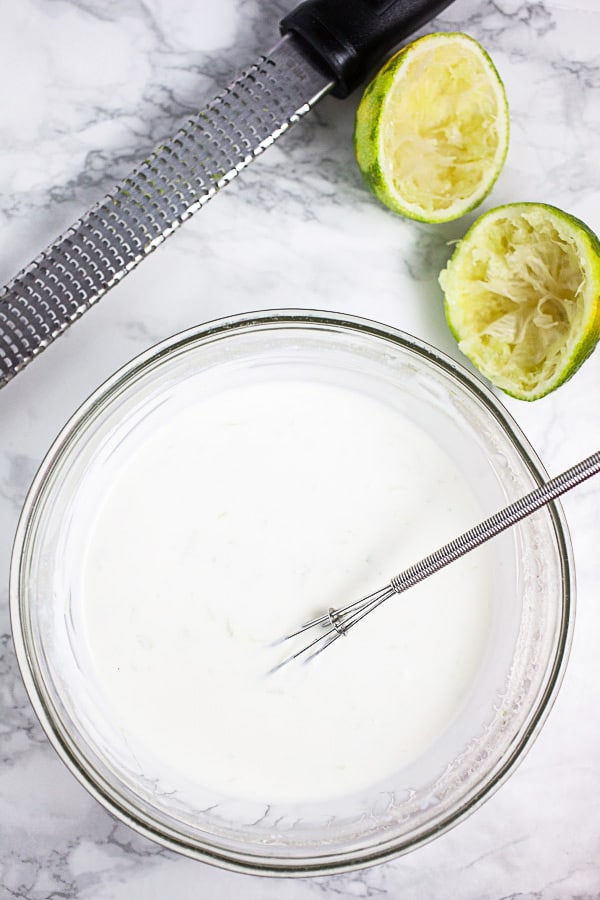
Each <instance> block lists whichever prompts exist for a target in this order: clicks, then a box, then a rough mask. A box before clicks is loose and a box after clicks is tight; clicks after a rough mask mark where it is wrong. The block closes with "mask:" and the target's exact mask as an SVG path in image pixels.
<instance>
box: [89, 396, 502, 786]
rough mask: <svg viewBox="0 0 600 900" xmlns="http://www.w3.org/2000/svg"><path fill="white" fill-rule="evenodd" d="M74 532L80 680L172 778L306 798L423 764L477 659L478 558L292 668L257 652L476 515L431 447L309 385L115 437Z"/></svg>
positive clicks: (192, 408)
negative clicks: (112, 459) (85, 678)
mask: <svg viewBox="0 0 600 900" xmlns="http://www.w3.org/2000/svg"><path fill="white" fill-rule="evenodd" d="M131 445H132V446H131V452H126V453H125V452H123V448H121V450H120V458H122V461H121V462H120V463H119V465H118V466H117V467H116V470H115V472H114V474H113V475H112V476H111V479H110V483H109V484H107V485H106V486H105V489H104V490H103V497H102V501H101V503H99V504H98V509H97V513H96V515H95V518H94V521H93V526H92V527H91V529H90V531H89V533H88V534H87V535H86V537H85V558H84V565H83V577H82V579H81V583H80V588H79V590H80V592H81V597H80V606H81V609H82V611H83V617H84V621H85V626H86V634H87V642H88V648H87V649H88V652H89V658H90V660H91V666H92V669H93V672H94V681H95V683H96V684H97V688H98V691H99V693H100V695H101V696H102V697H103V698H104V702H105V704H106V706H107V707H108V708H110V710H111V715H112V716H113V717H114V718H115V719H116V720H117V721H118V722H119V726H120V728H121V730H122V732H123V734H124V735H125V736H126V738H127V739H128V740H131V742H132V746H133V745H135V746H137V747H142V748H143V747H146V748H147V750H148V753H149V755H151V756H152V757H153V758H154V759H155V760H157V766H160V767H163V768H164V771H165V772H168V773H170V777H171V779H172V781H173V783H175V784H176V783H177V782H178V780H179V779H180V780H182V781H191V782H193V783H196V784H198V785H205V786H207V787H208V788H210V789H211V790H214V791H217V792H221V793H223V794H225V795H228V796H236V797H242V798H249V799H258V800H261V801H265V802H278V801H282V802H283V801H302V800H308V799H321V798H325V797H328V796H334V795H342V794H348V793H351V792H353V791H358V790H360V789H362V788H364V787H366V786H368V785H370V784H374V783H375V782H377V781H378V780H380V779H383V778H385V777H387V776H390V775H392V774H393V773H394V772H397V771H398V770H399V769H401V768H402V767H403V766H406V765H408V764H409V763H411V762H412V761H413V760H415V759H417V758H418V757H419V756H420V755H421V754H423V753H425V752H426V751H427V749H428V748H429V747H431V745H432V744H433V743H434V742H435V741H436V739H438V738H439V737H440V736H441V735H442V734H443V733H444V731H445V730H446V729H447V727H448V726H449V723H450V722H451V721H452V719H453V718H454V717H455V716H456V714H457V713H458V711H459V710H460V708H461V706H462V705H463V703H464V701H465V698H466V697H467V696H468V694H469V691H470V690H471V688H472V686H473V684H474V683H475V680H476V678H477V673H478V670H479V668H480V665H481V662H482V659H483V657H484V654H485V650H486V643H487V640H488V634H489V623H490V599H489V598H490V596H491V586H490V580H491V576H490V570H489V567H488V560H487V557H486V553H487V551H486V550H485V549H484V550H480V551H477V552H476V553H475V554H471V555H469V556H468V557H465V558H464V559H463V560H461V561H460V562H458V563H456V564H454V565H452V566H450V567H448V568H447V569H445V570H444V571H443V572H441V573H438V574H437V575H436V576H434V577H432V578H430V579H428V580H427V581H426V582H424V583H422V584H421V585H419V586H418V587H417V588H414V589H413V590H411V591H409V592H408V593H406V594H404V595H403V596H398V597H394V598H392V599H391V600H390V601H388V602H387V603H386V604H385V605H384V606H383V607H382V608H380V609H379V610H378V611H377V612H375V613H373V614H372V615H371V616H370V617H369V618H368V619H367V620H366V621H364V622H362V623H361V624H360V625H359V626H357V627H356V628H355V629H354V630H353V631H352V632H351V633H350V634H349V635H348V636H347V637H345V638H343V639H340V640H338V641H337V643H336V644H335V645H334V646H333V647H331V648H329V649H328V650H327V651H326V652H325V653H323V654H321V655H320V656H319V657H318V658H317V659H315V660H314V661H312V662H310V663H309V664H307V665H298V664H292V665H291V666H289V667H286V668H284V669H282V670H280V671H278V672H276V673H274V674H272V675H267V674H266V673H267V672H268V670H269V669H271V668H272V667H273V666H274V665H275V664H276V663H277V662H278V661H279V660H281V659H282V658H283V657H284V656H285V655H287V654H289V653H290V652H292V651H293V649H294V648H295V647H297V646H299V645H298V644H295V643H294V642H289V643H287V644H285V645H278V646H274V645H273V643H274V642H275V641H276V640H277V639H278V638H279V637H281V636H282V635H284V634H285V633H288V632H290V631H292V630H294V629H295V628H296V627H297V626H298V625H299V624H300V623H302V622H303V621H305V620H306V619H307V618H310V617H312V616H313V615H315V614H318V613H321V612H323V611H324V610H326V609H327V608H328V607H330V606H339V605H342V604H344V603H346V602H348V601H350V600H353V599H356V598H358V597H360V596H362V595H363V594H366V593H368V592H370V591H373V590H375V589H377V588H379V587H382V586H383V585H384V584H385V583H386V582H387V581H388V580H389V578H390V577H391V576H392V575H394V574H396V573H397V572H399V571H401V570H402V569H403V568H405V567H407V566H408V565H410V564H411V563H413V562H416V561H417V560H418V559H420V558H421V557H422V556H424V555H425V554H427V553H428V552H430V551H431V550H434V549H436V548H437V547H438V546H439V545H441V544H442V543H444V542H445V541H447V540H449V539H451V538H452V537H454V536H455V535H456V534H457V533H459V532H460V531H462V530H464V529H465V528H467V527H469V526H470V525H472V524H474V523H475V522H476V521H477V520H478V519H479V518H481V511H480V510H478V508H477V504H476V502H475V500H474V498H473V495H472V493H471V491H470V488H469V487H468V486H467V484H466V482H465V480H464V478H463V477H462V476H461V475H460V474H459V473H458V471H457V470H456V468H455V466H454V465H453V463H452V461H451V460H450V458H449V457H448V456H447V455H446V453H445V452H444V447H443V446H440V445H439V444H438V443H436V442H435V441H434V440H432V439H431V438H430V437H429V436H427V435H426V434H425V433H424V432H422V431H421V430H420V429H419V428H417V427H416V426H415V425H414V424H412V423H411V422H409V421H407V420H405V419H404V418H402V417H401V416H400V415H399V414H398V412H397V411H395V410H394V409H392V408H391V407H388V406H387V405H385V404H384V403H382V402H380V401H378V400H375V399H373V398H372V397H369V396H367V395H363V394H361V393H359V392H357V391H354V390H349V389H344V388H341V387H336V386H333V385H329V384H326V383H319V382H317V381H308V380H306V381H299V380H296V381H293V380H292V381H287V382H277V381H272V382H269V381H262V382H255V383H252V382H249V383H248V384H247V385H246V386H245V387H243V388H242V389H236V390H233V389H228V390H224V391H221V392H219V393H218V394H214V395H211V394H208V395H205V396H203V395H199V396H197V397H196V398H195V399H194V400H193V402H190V403H189V404H187V405H185V406H184V407H183V408H182V409H180V410H179V412H178V413H177V414H176V415H175V416H174V417H172V419H171V420H170V421H168V423H167V424H164V425H163V426H161V427H157V428H155V429H153V430H150V431H149V432H148V434H147V435H146V436H145V437H144V440H138V441H131Z"/></svg>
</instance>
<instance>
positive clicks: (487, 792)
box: [9, 309, 575, 877]
mask: <svg viewBox="0 0 600 900" xmlns="http://www.w3.org/2000/svg"><path fill="white" fill-rule="evenodd" d="M261 326H262V327H264V328H267V327H271V328H275V327H277V326H282V327H293V326H299V327H302V326H314V327H319V326H321V327H322V328H325V329H327V328H334V329H336V328H337V329H345V330H347V331H351V332H352V331H358V332H359V333H362V334H365V333H366V334H368V335H370V336H372V337H375V338H379V339H384V340H385V341H388V342H392V343H394V344H397V345H400V346H401V347H403V348H404V349H407V350H409V351H411V352H413V353H416V354H417V355H418V356H420V357H422V358H425V359H426V360H427V361H428V362H430V363H434V364H435V365H436V366H437V367H438V368H441V369H442V370H444V372H445V373H446V374H449V375H450V376H451V377H452V378H453V379H454V380H456V381H457V382H459V384H460V385H461V386H462V387H463V388H465V389H466V390H467V391H468V392H469V393H471V394H472V395H474V396H475V398H476V399H478V400H479V401H480V402H481V403H483V405H484V406H485V407H486V408H487V410H488V412H489V413H491V415H492V417H493V418H494V419H496V421H497V422H498V423H499V425H500V426H501V428H502V429H503V431H504V432H505V433H506V435H507V436H508V438H509V439H510V440H511V442H512V443H513V445H514V446H515V447H516V449H517V450H518V452H519V454H520V456H521V458H522V460H523V463H524V464H525V466H526V468H527V469H528V470H529V472H530V474H531V476H532V478H533V479H534V481H535V482H536V483H537V484H538V485H539V484H541V483H542V482H543V481H545V480H547V478H548V475H547V472H546V470H545V468H544V466H543V464H542V462H541V461H540V459H539V457H538V456H537V454H536V452H535V450H534V449H533V447H532V446H531V444H530V443H529V441H528V440H527V438H526V437H525V435H524V434H523V432H522V431H521V429H520V427H519V426H518V425H517V423H516V421H515V420H514V419H513V417H512V416H511V414H510V413H509V412H508V410H507V409H506V408H505V407H504V406H503V404H502V403H501V401H500V400H499V399H498V398H497V397H496V396H495V394H494V393H493V392H492V391H491V389H490V388H488V387H487V385H486V384H484V383H483V382H482V381H481V380H480V379H479V378H478V377H477V376H476V375H474V374H472V373H471V372H470V371H469V370H468V369H466V368H465V367H464V366H462V365H461V364H460V363H458V362H456V361H455V360H454V359H452V358H451V357H449V356H448V355H447V354H445V353H444V352H443V351H440V350H438V349H437V348H435V347H434V346H432V345H431V344H429V343H427V342H425V341H422V340H420V339H419V338H416V337H414V336H412V335H410V334H409V333H407V332H404V331H402V330H400V329H397V328H394V327H392V326H389V325H385V324H383V323H379V322H376V321H373V320H371V319H367V318H364V317H359V316H354V315H350V314H345V313H336V312H327V311H321V310H312V309H269V310H258V311H255V312H249V313H241V314H236V315H233V316H227V317H223V318H219V319H215V320H212V321H210V322H207V323H204V324H201V325H197V326H194V327H192V328H189V329H186V330H184V331H181V332H178V333H177V334H174V335H172V336H170V337H168V338H166V339H165V340H162V341H160V342H159V343H157V344H155V345H153V346H152V347H150V348H148V349H147V350H145V351H143V352H142V353H141V354H139V355H137V356H136V357H134V358H133V359H131V360H130V361H129V362H127V363H126V364H125V365H123V366H122V367H120V368H119V369H118V370H117V371H116V372H114V373H113V374H112V375H111V376H109V378H108V379H106V380H105V381H104V382H103V383H102V384H101V385H100V386H99V387H98V388H96V389H95V390H94V391H93V392H92V393H91V394H90V396H89V397H88V398H87V399H86V400H85V401H84V402H83V403H82V404H81V405H80V406H79V408H78V409H77V410H76V411H75V412H74V413H73V415H72V416H71V417H70V418H69V419H68V421H67V422H66V424H65V425H64V426H63V428H62V429H61V430H60V432H59V433H58V435H57V436H56V438H55V439H54V441H53V442H52V444H51V446H50V448H49V449H48V451H47V453H46V455H45V456H44V458H43V460H42V462H41V463H40V466H39V468H38V470H37V472H36V474H35V476H34V479H33V481H32V483H31V486H30V488H29V491H28V493H27V497H26V499H25V502H24V504H23V508H22V511H21V515H20V517H19V522H18V525H17V529H16V533H15V538H14V542H13V547H12V554H11V562H10V584H9V607H10V618H11V626H12V635H13V643H14V647H15V653H16V657H17V662H18V666H19V669H20V672H21V677H22V679H23V682H24V685H25V689H26V691H27V695H28V697H29V700H30V702H31V705H32V707H33V710H34V712H35V714H36V716H37V718H38V720H39V721H40V724H41V726H42V728H43V730H44V732H45V734H46V737H47V738H48V740H49V742H50V744H51V746H52V747H53V748H54V750H55V751H56V753H57V754H58V756H59V757H60V758H61V759H62V761H63V762H64V763H65V765H66V766H67V768H68V769H69V771H70V772H71V773H72V774H73V775H74V776H75V778H76V779H77V780H78V781H79V783H80V784H81V785H82V786H83V787H84V788H85V789H86V790H87V792H88V793H89V794H90V795H91V796H92V797H94V798H95V799H96V800H97V801H98V802H99V803H100V804H101V805H102V806H103V807H104V808H105V809H106V810H107V811H108V812H109V813H111V814H112V815H114V816H115V817H116V818H117V819H118V820H120V821H122V822H124V823H125V824H126V825H128V826H130V827H131V828H133V829H134V830H135V831H137V832H138V833H140V834H141V835H143V836H144V837H146V838H148V839H149V840H152V841H154V842H155V843H158V844H160V845H162V846H164V847H166V848H167V849H170V850H173V851H175V852H177V853H179V854H182V855H184V856H188V857H191V858H193V859H196V860H199V861H203V862H207V863H211V864H213V865H216V866H218V867H220V868H224V869H227V870H230V871H235V872H240V873H246V874H254V875H270V876H280V877H293V876H297V877H306V876H310V875H314V876H316V875H329V874H336V873H342V872H348V871H355V870H359V869H363V868H366V867H368V866H372V865H374V864H376V863H382V862H386V861H389V860H391V859H394V858H396V857H398V856H400V855H403V854H404V853H407V852H409V851H412V850H415V849H417V848H418V847H421V846H423V845H424V844H427V843H429V841H431V840H433V839H434V838H436V837H439V836H441V835H442V834H444V833H445V832H447V831H449V830H450V829H451V828H453V827H454V826H455V825H457V824H459V823H460V822H461V821H463V820H464V819H466V818H467V817H468V816H469V815H471V814H472V813H473V812H475V810H477V809H478V808H479V807H480V806H481V805H482V804H483V803H484V801H485V800H487V799H488V798H490V797H491V796H493V794H494V793H495V792H496V791H497V790H498V789H499V788H500V787H501V785H502V784H503V783H504V782H505V781H506V780H507V778H508V777H509V776H510V775H511V774H512V772H513V771H514V770H515V769H516V767H517V766H518V765H519V764H520V762H521V761H522V760H523V759H524V757H525V755H526V754H527V752H528V751H529V749H530V748H531V746H532V744H533V742H534V740H535V738H536V737H537V735H538V733H539V731H540V730H541V728H542V726H543V724H544V722H545V721H546V718H547V716H548V714H549V712H550V710H551V708H552V706H553V704H554V701H555V699H556V696H557V693H558V690H559V688H560V685H561V683H562V680H563V677H564V674H565V669H566V664H567V661H568V657H569V652H570V648H571V643H572V638H573V626H574V615H575V576H574V560H573V552H572V547H571V540H570V536H569V531H568V527H567V523H566V520H565V516H564V512H563V510H562V507H561V505H560V503H559V502H558V501H553V502H552V503H550V504H548V507H547V509H548V511H549V514H550V516H551V519H552V524H553V527H554V535H555V539H556V549H557V551H558V555H559V558H560V564H561V570H562V586H563V591H562V618H561V626H560V630H559V634H558V639H557V641H556V649H555V652H554V660H553V664H552V668H551V670H550V672H549V674H548V677H547V682H546V684H545V686H544V688H543V691H542V693H541V694H540V696H539V697H538V699H537V705H536V706H535V707H533V708H532V710H530V712H529V716H528V724H527V727H526V728H524V730H523V734H522V736H521V738H520V740H518V741H517V742H516V743H515V745H514V746H513V747H512V749H511V752H510V753H509V754H507V755H506V757H505V758H504V759H503V760H502V762H501V764H500V765H498V766H497V767H496V768H495V769H492V770H491V773H490V774H489V775H488V777H487V778H486V780H485V782H484V783H483V784H482V785H480V787H479V789H478V790H477V791H476V792H475V793H474V794H472V795H470V796H468V797H467V800H466V801H463V802H462V803H461V804H460V805H458V806H457V807H455V808H454V810H450V811H449V812H447V813H445V814H444V815H443V816H442V817H441V819H440V820H439V821H434V822H432V823H431V825H430V826H429V827H427V828H423V829H422V831H421V832H420V834H419V835H417V837H416V838H415V837H414V836H411V835H408V836H405V837H401V838H398V837H396V838H392V839H387V840H386V841H384V842H382V843H380V844H374V845H372V847H371V848H362V849H360V850H358V851H357V850H356V849H354V850H351V851H345V852H344V851H336V852H334V853H329V852H327V853H324V854H319V853H318V852H317V853H315V854H314V855H313V856H310V857H309V856H306V858H300V857H293V856H289V857H282V856H281V857H279V856H277V857H275V856H273V857H269V856H267V855H260V856H259V855H257V854H255V853H245V852H239V851H237V850H236V851H232V850H223V849H221V848H215V847H214V846H212V845H211V844H210V843H208V842H206V841H197V842H195V843H194V844H193V845H192V843H191V842H190V841H188V840H186V839H184V838H182V837H181V835H179V834H178V833H177V831H176V830H175V829H173V828H171V827H169V826H167V825H164V824H163V825H162V826H161V830H158V829H157V828H156V826H155V824H154V823H152V822H149V821H147V820H146V818H145V817H144V816H143V815H142V814H140V813H139V811H138V810H137V809H136V807H135V806H134V805H133V804H132V803H130V802H129V801H128V800H127V799H126V798H124V797H123V796H121V795H119V794H118V792H116V791H115V790H114V789H113V788H112V787H111V785H110V784H109V783H108V782H107V781H106V779H104V777H103V776H102V775H101V774H100V773H99V772H97V771H96V770H95V769H94V767H93V766H92V765H91V764H90V763H89V761H88V760H87V759H86V758H85V757H84V756H83V754H81V753H79V752H78V748H77V743H76V741H74V740H73V739H72V738H71V737H70V736H69V735H68V734H67V733H66V731H65V729H64V728H63V727H62V724H63V723H62V722H61V721H60V719H59V718H58V717H57V716H55V715H54V714H53V711H52V708H51V705H50V703H49V702H48V699H47V697H48V696H49V692H47V691H46V685H45V683H44V680H43V678H41V677H39V673H38V672H37V671H36V661H35V657H34V654H33V652H32V648H31V647H30V645H29V642H28V640H27V636H26V633H25V631H26V629H25V628H24V624H23V619H24V615H23V613H24V609H23V603H22V597H21V591H20V584H21V564H22V561H23V550H24V547H25V545H26V541H27V538H28V534H29V528H30V525H31V524H32V521H33V519H34V513H35V511H36V509H37V504H38V501H39V499H40V496H41V495H42V492H43V490H44V487H45V484H46V481H47V479H48V477H49V475H50V474H51V472H52V471H53V469H54V466H55V464H56V463H57V461H58V460H59V459H60V457H61V456H62V454H63V452H64V451H65V450H66V448H67V447H68V446H69V445H70V443H71V441H72V440H73V439H75V438H76V437H77V435H78V433H79V431H80V429H81V428H82V427H84V426H85V424H86V421H87V420H88V419H89V417H91V416H92V415H93V413H94V411H95V410H96V409H97V408H98V407H100V406H101V405H103V404H105V403H107V402H108V403H110V402H111V400H112V399H114V397H115V395H117V393H118V391H119V390H120V389H121V388H126V387H127V386H128V385H129V384H131V383H132V382H133V381H134V380H135V379H136V378H137V377H141V376H143V375H144V372H145V371H146V370H147V369H148V368H149V367H151V366H152V365H154V364H155V363H157V362H159V361H160V360H161V359H162V358H164V357H165V356H171V355H173V354H174V353H176V352H178V351H181V350H184V349H185V348H186V347H187V346H188V345H194V344H197V343H198V342H200V344H202V343H205V342H210V341H211V340H213V339H215V338H218V337H221V336H228V335H232V334H235V333H236V332H240V331H242V332H243V331H249V330H252V329H254V328H258V327H261Z"/></svg>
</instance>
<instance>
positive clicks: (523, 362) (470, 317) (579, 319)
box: [440, 203, 600, 400]
mask: <svg viewBox="0 0 600 900" xmlns="http://www.w3.org/2000/svg"><path fill="white" fill-rule="evenodd" d="M440 284H441V286H442V290H443V291H444V294H445V297H446V318H447V320H448V324H449V326H450V329H451V331H452V333H453V334H454V336H455V338H456V339H457V341H458V346H459V347H460V349H461V350H462V352H463V353H464V354H465V355H466V356H468V357H469V359H470V360H471V361H472V362H473V363H474V364H475V365H476V366H477V368H478V369H479V370H480V371H481V372H482V374H483V375H485V376H486V378H488V379H489V380H490V381H491V382H492V383H493V384H495V385H497V386H498V387H499V388H502V390H503V391H506V392H507V393H508V394H511V395H512V396H513V397H518V398H519V399H520V400H536V399H537V398H538V397H543V396H544V395H545V394H549V393H550V391H553V390H554V388H556V387H558V385H559V384H562V383H563V382H564V381H566V380H567V379H568V378H570V377H571V376H572V375H573V374H574V373H575V372H576V371H577V369H578V368H579V367H580V366H581V364H582V363H583V362H584V361H585V360H586V359H587V357H588V356H589V355H590V353H591V352H592V350H593V349H594V347H595V346H596V344H597V343H598V339H599V338H600V242H599V241H598V238H597V237H596V236H595V235H594V233H593V232H592V231H590V229H589V228H588V227H587V225H585V224H584V223H583V222H581V221H580V220H579V219H576V218H575V217H574V216H571V215H569V214H568V213H565V212H563V211H562V210H560V209H557V208H556V207H554V206H547V205H546V204H544V203H511V204H508V205H507V206H499V207H497V208H496V209H493V210H491V212H488V213H486V214H485V215H483V216H481V217H480V218H479V219H478V220H477V221H476V222H475V224H474V225H473V226H472V228H471V229H470V231H468V232H467V234H466V236H465V237H464V238H463V240H462V241H461V242H460V243H459V244H458V246H457V248H456V250H455V252H454V255H453V256H452V258H451V260H450V262H449V263H448V265H447V267H446V268H445V269H444V271H443V272H442V273H441V274H440Z"/></svg>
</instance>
